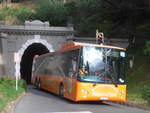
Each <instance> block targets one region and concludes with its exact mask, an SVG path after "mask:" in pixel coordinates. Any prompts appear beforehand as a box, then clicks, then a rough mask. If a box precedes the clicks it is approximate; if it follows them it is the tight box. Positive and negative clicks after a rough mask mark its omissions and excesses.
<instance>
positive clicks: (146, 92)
mask: <svg viewBox="0 0 150 113" xmlns="http://www.w3.org/2000/svg"><path fill="white" fill-rule="evenodd" d="M142 97H143V99H144V100H146V101H148V102H150V85H144V88H143V90H142Z"/></svg>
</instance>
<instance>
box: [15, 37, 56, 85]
mask: <svg viewBox="0 0 150 113" xmlns="http://www.w3.org/2000/svg"><path fill="white" fill-rule="evenodd" d="M34 46H36V47H42V48H45V51H47V50H48V51H49V52H53V51H54V49H53V46H52V45H51V44H50V43H48V42H47V40H44V39H41V38H40V35H34V39H29V40H27V41H26V43H24V44H23V45H22V47H21V48H20V49H19V50H18V52H16V53H17V57H18V58H17V59H18V60H17V62H16V64H15V76H16V78H17V79H21V78H22V76H21V68H20V66H21V65H22V64H21V63H22V60H23V57H24V55H25V53H26V52H28V51H29V49H31V48H34ZM45 53H46V52H45ZM39 54H42V53H41V52H39ZM27 82H28V81H27Z"/></svg>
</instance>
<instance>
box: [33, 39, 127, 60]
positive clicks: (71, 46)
mask: <svg viewBox="0 0 150 113" xmlns="http://www.w3.org/2000/svg"><path fill="white" fill-rule="evenodd" d="M83 46H93V47H104V48H113V49H119V50H126V49H125V48H120V47H116V46H109V45H103V44H91V43H81V42H68V43H66V44H64V45H62V46H61V48H60V49H59V50H57V51H54V52H50V53H46V54H42V55H40V56H38V57H36V58H40V57H42V56H47V55H50V54H54V53H57V52H60V51H66V50H72V49H75V48H80V47H83Z"/></svg>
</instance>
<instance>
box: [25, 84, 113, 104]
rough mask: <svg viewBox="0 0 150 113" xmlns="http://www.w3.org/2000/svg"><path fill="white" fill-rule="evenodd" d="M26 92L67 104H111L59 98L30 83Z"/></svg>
mask: <svg viewBox="0 0 150 113" xmlns="http://www.w3.org/2000/svg"><path fill="white" fill-rule="evenodd" d="M27 88H28V90H27V91H28V92H29V93H32V94H34V95H38V96H43V97H46V98H52V99H55V100H56V101H61V102H64V103H68V104H79V105H80V104H84V105H108V106H112V105H110V104H107V103H105V102H101V101H81V102H74V101H71V100H68V99H65V98H61V97H60V96H58V95H57V94H54V93H51V92H48V91H45V90H43V89H37V88H36V87H35V86H32V85H28V86H27Z"/></svg>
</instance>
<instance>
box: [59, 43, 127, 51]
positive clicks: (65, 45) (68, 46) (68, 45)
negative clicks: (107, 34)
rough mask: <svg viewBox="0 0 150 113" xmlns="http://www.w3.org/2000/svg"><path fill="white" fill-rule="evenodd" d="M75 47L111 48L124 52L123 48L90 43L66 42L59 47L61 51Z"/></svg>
mask: <svg viewBox="0 0 150 113" xmlns="http://www.w3.org/2000/svg"><path fill="white" fill-rule="evenodd" d="M75 46H80V47H82V46H94V47H105V48H113V49H120V50H126V49H125V48H121V47H116V46H109V45H103V44H91V43H81V42H68V43H66V44H64V45H63V46H61V49H68V48H71V47H75Z"/></svg>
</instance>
